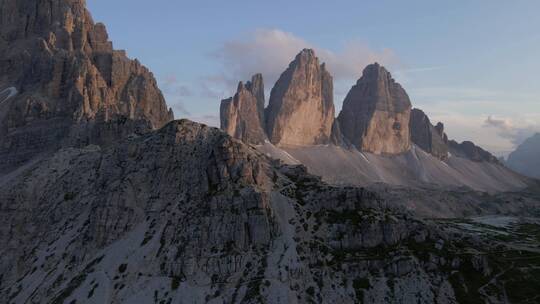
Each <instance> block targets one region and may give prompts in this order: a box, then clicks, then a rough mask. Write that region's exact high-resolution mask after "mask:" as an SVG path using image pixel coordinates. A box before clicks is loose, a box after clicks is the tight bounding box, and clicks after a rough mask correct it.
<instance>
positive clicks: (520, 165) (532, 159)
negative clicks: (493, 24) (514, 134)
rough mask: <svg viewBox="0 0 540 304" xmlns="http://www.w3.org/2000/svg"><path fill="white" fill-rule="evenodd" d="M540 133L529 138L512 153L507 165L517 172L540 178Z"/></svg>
mask: <svg viewBox="0 0 540 304" xmlns="http://www.w3.org/2000/svg"><path fill="white" fill-rule="evenodd" d="M539 156H540V133H536V134H535V135H533V136H531V137H529V138H527V139H526V140H525V141H524V142H523V143H522V144H521V145H519V146H518V147H517V149H516V150H515V151H514V152H512V153H510V155H509V156H508V160H507V161H506V165H507V166H508V167H509V168H510V169H512V170H515V171H516V172H519V173H521V174H524V175H527V176H530V177H534V178H538V179H540V157H539Z"/></svg>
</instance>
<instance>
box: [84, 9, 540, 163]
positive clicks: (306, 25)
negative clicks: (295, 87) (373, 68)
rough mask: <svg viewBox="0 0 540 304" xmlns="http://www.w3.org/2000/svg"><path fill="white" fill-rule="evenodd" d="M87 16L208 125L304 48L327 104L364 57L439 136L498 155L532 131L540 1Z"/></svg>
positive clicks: (270, 80)
mask: <svg viewBox="0 0 540 304" xmlns="http://www.w3.org/2000/svg"><path fill="white" fill-rule="evenodd" d="M87 4H88V7H89V9H90V11H91V13H92V15H93V18H94V20H95V21H96V22H103V23H105V24H106V25H107V29H108V32H109V38H110V39H111V40H112V41H113V44H114V47H115V48H116V49H125V50H127V52H128V55H129V56H130V57H131V58H137V59H139V61H141V62H142V63H143V64H144V65H146V66H148V67H149V68H150V70H152V71H153V73H154V75H155V76H156V78H157V80H158V83H159V85H160V88H161V89H162V91H163V93H164V95H165V98H166V100H167V103H168V104H169V106H171V107H172V108H173V110H174V112H175V117H176V118H189V119H192V120H195V121H199V122H205V123H208V124H210V125H214V126H219V104H220V101H221V99H225V98H227V97H229V96H231V95H233V93H234V91H235V90H236V86H237V83H238V81H240V80H243V81H245V80H248V79H249V78H250V77H251V75H253V74H255V73H262V74H263V78H264V82H265V88H266V90H267V96H266V98H267V100H268V97H269V96H268V94H269V91H270V89H271V88H272V86H273V84H274V83H275V81H276V80H277V78H278V77H279V75H280V73H281V72H283V71H284V70H285V68H286V67H287V66H288V64H289V62H290V61H291V60H292V59H293V58H294V56H295V55H296V54H297V53H298V52H299V51H300V50H301V49H302V48H305V47H308V48H313V49H314V50H315V52H316V54H317V56H318V57H319V58H320V59H321V60H322V61H324V62H326V63H327V68H328V69H329V71H330V72H331V73H332V75H333V76H334V82H335V83H334V86H335V92H334V95H335V103H336V109H337V110H338V111H339V110H340V109H341V106H342V103H343V99H344V97H345V95H346V94H347V92H348V90H349V89H350V87H351V86H352V85H353V84H354V83H355V82H356V80H357V79H358V78H360V76H361V74H362V70H363V68H364V67H365V66H366V65H367V64H369V63H372V62H375V61H376V62H379V63H381V64H383V65H384V66H386V67H387V69H388V70H389V71H390V72H391V73H392V75H393V76H394V78H395V79H396V81H398V82H399V83H401V84H402V86H403V87H404V88H405V89H406V91H407V92H408V94H409V96H410V98H411V101H412V104H413V107H416V108H420V109H422V110H424V112H426V113H427V114H428V116H429V117H430V118H431V120H432V123H434V124H435V123H436V122H438V121H442V122H443V123H444V124H445V127H446V132H447V133H448V135H449V137H450V138H453V139H456V140H458V141H463V140H472V141H473V142H475V143H476V144H478V145H480V146H482V147H483V148H485V149H487V150H489V151H491V152H493V153H494V154H496V155H506V154H508V153H509V152H511V151H512V150H513V149H514V148H515V146H516V145H518V144H520V143H521V142H522V141H523V140H524V139H525V138H526V137H528V136H530V135H532V134H533V133H534V132H540V81H539V80H540V77H539V75H538V73H539V71H540V59H539V58H538V56H539V55H540V31H539V30H538V29H540V18H538V12H540V1H537V0H518V1H502V0H468V1H465V0H455V1H433V0H429V1H428V0H408V1H389V0H378V1H375V0H373V1H371V0H364V1H360V0H354V1H353V0H350V1H349V0H347V1H339V0H336V1H304V0H296V1H290V0H289V1H284V0H273V1H257V0H251V1H243V0H234V1H209V0H198V1H184V0H180V1H179V0H153V1H142V0H129V1H128V0H114V1H110V0H88V1H87Z"/></svg>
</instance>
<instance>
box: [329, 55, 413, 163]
mask: <svg viewBox="0 0 540 304" xmlns="http://www.w3.org/2000/svg"><path fill="white" fill-rule="evenodd" d="M410 111H411V102H410V100H409V96H408V95H407V93H406V92H405V90H404V89H403V88H402V87H401V86H400V85H399V84H398V83H396V82H395V81H394V79H393V78H392V76H391V75H390V73H389V72H388V71H387V70H386V69H385V68H384V67H382V66H380V65H379V64H377V63H375V64H372V65H369V66H368V67H366V69H365V70H364V72H363V75H362V78H360V79H359V80H358V82H357V83H356V85H355V86H353V87H352V89H351V90H350V92H349V93H348V94H347V97H346V98H345V101H344V102H343V110H342V111H341V113H340V114H339V117H338V120H339V124H340V126H341V132H342V133H343V135H344V137H345V138H346V139H347V140H348V141H349V142H350V143H351V144H353V145H355V146H356V147H357V148H358V149H359V150H361V151H367V152H372V153H376V154H399V153H403V152H406V151H408V150H409V149H410V146H411V141H410V135H409V119H410Z"/></svg>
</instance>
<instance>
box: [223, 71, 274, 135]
mask: <svg viewBox="0 0 540 304" xmlns="http://www.w3.org/2000/svg"><path fill="white" fill-rule="evenodd" d="M220 118H221V119H220V120H221V129H222V130H224V131H225V132H227V133H228V134H229V135H231V136H232V137H234V138H237V139H240V140H242V141H244V142H246V143H251V144H261V143H264V141H265V140H266V134H265V132H264V127H263V124H262V121H263V119H264V86H263V84H262V76H261V75H260V74H257V75H255V76H253V77H252V80H251V81H248V82H247V83H246V84H245V85H244V84H243V83H242V82H240V83H239V84H238V89H237V91H236V94H235V95H234V97H231V98H228V99H225V100H222V101H221V108H220Z"/></svg>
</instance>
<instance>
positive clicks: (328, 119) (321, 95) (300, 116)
mask: <svg viewBox="0 0 540 304" xmlns="http://www.w3.org/2000/svg"><path fill="white" fill-rule="evenodd" d="M333 90H334V89H333V80H332V76H331V75H330V73H328V71H327V70H326V69H325V66H324V65H320V64H319V59H318V58H317V57H316V56H315V51H313V50H312V49H303V50H302V51H301V52H300V53H299V54H298V55H297V56H296V57H295V59H294V61H292V62H291V63H290V65H289V67H288V68H287V70H285V72H283V73H282V74H281V76H280V78H279V79H278V81H277V82H276V84H275V86H274V88H273V89H272V92H271V94H270V101H269V104H268V108H267V109H266V111H265V118H266V131H267V134H268V137H269V139H270V141H271V142H272V143H274V144H281V145H296V146H298V145H299V146H304V145H314V144H323V143H328V142H329V141H330V139H331V133H332V124H333V122H334V114H335V109H334V99H333Z"/></svg>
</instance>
